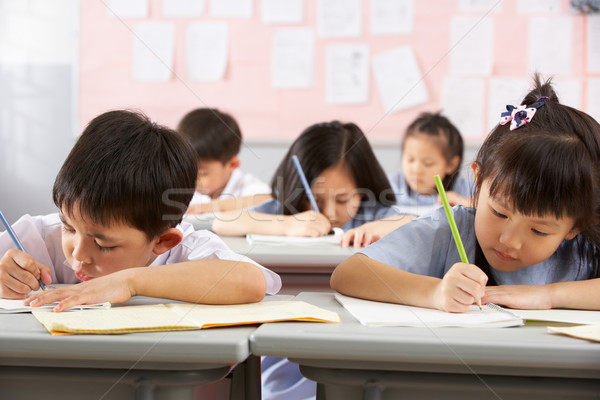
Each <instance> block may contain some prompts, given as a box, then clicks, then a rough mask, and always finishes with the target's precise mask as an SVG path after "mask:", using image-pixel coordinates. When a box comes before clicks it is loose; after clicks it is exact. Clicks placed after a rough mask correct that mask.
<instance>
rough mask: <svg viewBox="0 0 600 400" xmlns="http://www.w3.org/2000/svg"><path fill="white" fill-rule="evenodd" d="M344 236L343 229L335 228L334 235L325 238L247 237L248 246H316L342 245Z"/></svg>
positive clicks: (251, 234)
mask: <svg viewBox="0 0 600 400" xmlns="http://www.w3.org/2000/svg"><path fill="white" fill-rule="evenodd" d="M342 236H344V231H343V230H342V229H341V228H333V233H330V234H329V235H325V236H318V237H306V236H282V235H257V234H254V233H249V234H247V235H246V240H247V241H248V244H250V245H252V244H270V245H315V244H332V243H333V244H340V242H341V240H342Z"/></svg>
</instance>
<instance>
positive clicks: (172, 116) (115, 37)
mask: <svg viewBox="0 0 600 400" xmlns="http://www.w3.org/2000/svg"><path fill="white" fill-rule="evenodd" d="M217 1H218V0H217ZM205 3H206V7H205V8H208V7H210V1H209V0H205ZM501 3H502V11H501V12H499V13H494V14H491V15H490V18H492V19H493V20H494V27H495V31H494V60H493V71H492V74H491V75H490V76H486V77H484V79H485V81H486V83H487V82H488V81H489V79H491V78H493V77H499V76H508V77H521V78H527V77H528V76H529V73H528V70H527V51H528V49H527V35H528V23H527V22H528V21H527V20H528V18H529V17H527V16H524V15H519V14H517V13H516V12H515V9H516V7H517V3H516V0H504V1H502V2H501ZM254 4H255V12H254V17H253V18H251V19H231V20H228V21H227V22H228V25H229V34H230V36H229V64H228V67H227V72H226V76H225V79H224V81H221V82H214V83H200V82H194V81H191V80H189V79H188V77H187V74H186V67H185V54H184V52H185V29H186V26H187V24H189V23H190V22H192V21H198V20H199V21H207V20H211V19H212V17H210V15H209V13H208V12H207V10H206V9H205V13H204V16H202V17H200V18H177V19H175V18H166V17H163V16H162V15H161V12H162V7H161V0H151V1H150V16H149V18H148V20H150V21H161V22H164V21H169V22H173V23H175V26H176V34H175V37H176V40H177V43H176V47H175V62H174V73H175V75H176V76H177V77H175V76H173V77H172V79H171V80H170V81H169V82H165V83H161V82H136V81H135V80H134V79H133V71H132V64H133V59H132V49H133V40H134V38H133V34H132V30H133V26H134V25H135V23H136V22H139V21H140V19H135V18H130V19H123V21H120V20H119V19H116V18H111V17H109V16H108V15H107V12H106V10H105V5H104V4H103V2H102V1H99V0H96V1H83V2H81V3H80V7H81V25H80V32H81V34H80V37H81V42H80V87H79V90H80V92H79V96H80V103H79V106H80V108H79V111H80V114H79V115H80V123H81V126H82V127H83V126H85V124H86V123H87V122H88V121H89V120H90V119H91V118H93V117H94V116H95V115H97V114H99V113H101V112H103V111H105V110H108V109H115V108H122V107H127V108H137V109H140V110H142V111H144V112H145V113H146V114H148V115H149V116H150V117H151V118H152V119H154V120H156V121H158V122H160V123H163V124H166V125H169V126H172V127H174V126H176V124H177V122H178V121H179V119H180V118H181V117H182V116H183V115H184V114H185V113H186V112H187V111H189V110H190V109H192V108H195V107H201V106H210V107H218V108H220V109H222V110H224V111H228V112H230V113H231V114H232V115H234V116H235V117H236V118H237V119H238V122H239V123H240V126H241V127H242V131H243V134H244V135H245V137H246V138H247V139H267V140H280V139H283V140H286V141H287V140H290V139H293V138H295V137H296V136H297V135H298V134H299V133H300V132H301V131H302V130H303V129H304V128H305V127H306V126H308V125H310V124H312V123H315V122H322V121H328V120H332V119H340V120H342V121H352V122H355V123H357V124H358V125H359V126H360V127H362V128H363V130H364V131H365V132H366V133H367V134H368V137H369V138H370V139H373V140H384V141H387V140H397V139H398V138H399V137H400V135H401V132H402V131H403V129H404V127H405V126H406V125H407V124H408V123H410V121H411V120H412V119H414V118H415V116H416V115H417V114H418V113H419V112H421V111H425V110H427V111H430V110H440V109H441V104H440V99H441V87H442V82H443V78H444V77H446V76H448V75H449V74H450V72H449V56H448V55H447V53H448V50H449V47H450V43H449V42H450V19H449V17H450V16H453V15H469V14H466V13H461V12H459V11H458V1H449V0H429V1H424V0H414V12H415V18H414V25H413V32H412V34H410V35H397V36H375V35H372V34H371V33H370V31H371V29H370V26H369V23H370V22H369V21H370V18H369V2H368V1H367V0H362V5H363V11H364V15H363V25H362V31H363V35H362V36H361V37H360V38H343V39H337V38H321V37H319V36H318V34H317V29H316V24H317V1H316V0H306V1H305V22H304V23H303V24H301V25H293V26H294V27H299V26H300V27H306V26H310V27H314V31H315V74H314V87H313V88H311V89H296V90H291V89H286V90H277V89H273V88H271V83H270V46H271V35H272V33H273V31H274V30H275V29H279V28H282V27H283V26H282V25H265V24H263V23H262V22H261V18H260V6H261V1H260V0H255V1H254ZM475 15H478V14H475ZM560 15H571V14H570V12H569V10H568V0H563V1H562V4H561V12H560ZM572 20H573V30H574V32H573V69H572V71H573V72H572V74H571V75H569V76H568V78H577V79H581V82H582V83H583V84H584V83H585V80H586V78H587V77H588V76H591V75H589V74H586V72H585V68H584V65H583V60H584V54H583V52H584V50H585V44H584V41H583V40H584V20H585V17H582V16H579V15H573V16H572ZM344 42H349V43H366V44H368V45H369V48H370V56H371V57H373V56H374V55H376V54H378V53H381V52H383V51H386V50H389V49H392V48H394V47H397V46H401V45H410V46H411V47H412V49H413V50H414V52H415V54H416V57H417V61H418V63H419V67H420V69H421V72H422V73H425V72H428V73H427V75H426V78H425V84H426V86H427V90H428V92H429V101H428V102H427V103H426V104H422V105H419V106H416V107H413V108H410V109H407V110H403V111H401V112H398V113H395V114H390V115H387V116H385V112H384V110H383V107H382V104H381V101H380V98H379V94H378V89H377V85H376V83H375V80H374V77H373V73H372V71H371V74H370V80H371V82H370V94H369V99H368V103H367V104H364V105H360V106H331V105H327V104H326V103H325V81H324V80H325V66H324V64H325V46H326V45H328V44H332V43H344ZM474 51H476V49H474ZM559 56H560V50H557V57H559ZM584 87H585V85H584ZM486 91H487V89H486ZM581 96H582V102H583V101H584V100H583V99H584V96H583V94H582V95H581ZM473 101H474V102H481V101H484V99H473ZM203 103H204V104H203ZM583 104H584V105H585V103H583ZM500 111H502V110H499V111H498V113H500ZM486 126H487V124H486ZM485 134H487V132H482V133H481V138H483V137H484V136H485Z"/></svg>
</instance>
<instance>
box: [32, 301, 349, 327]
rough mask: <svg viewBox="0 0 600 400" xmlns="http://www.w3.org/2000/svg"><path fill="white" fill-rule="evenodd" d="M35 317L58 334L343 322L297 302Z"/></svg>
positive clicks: (126, 309)
mask: <svg viewBox="0 0 600 400" xmlns="http://www.w3.org/2000/svg"><path fill="white" fill-rule="evenodd" d="M33 315H34V316H35V318H37V320H38V321H40V322H41V323H42V324H43V325H44V326H45V327H46V329H48V331H50V333H52V334H55V335H65V334H67V335H68V334H116V333H131V332H153V331H179V330H192V329H202V328H212V327H220V326H230V325H246V324H258V323H265V322H278V321H312V322H340V321H341V320H340V317H339V316H338V315H337V313H335V312H333V311H329V310H325V309H322V308H319V307H316V306H314V305H312V304H308V303H306V302H303V301H294V300H289V301H263V302H260V303H252V304H236V305H204V304H190V303H169V304H153V305H142V306H123V307H113V308H110V309H103V310H86V311H73V312H63V313H55V312H52V311H48V310H40V311H34V312H33Z"/></svg>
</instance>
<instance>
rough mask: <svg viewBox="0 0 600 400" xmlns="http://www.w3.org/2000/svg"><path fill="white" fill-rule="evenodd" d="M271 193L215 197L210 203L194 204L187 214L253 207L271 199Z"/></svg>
mask: <svg viewBox="0 0 600 400" xmlns="http://www.w3.org/2000/svg"><path fill="white" fill-rule="evenodd" d="M271 198H272V197H271V195H270V194H257V195H253V196H241V197H230V198H225V199H215V200H212V201H211V202H209V203H199V204H192V205H190V206H189V208H188V210H187V214H204V213H216V212H220V211H231V210H239V209H243V208H249V207H253V206H256V205H259V204H262V203H264V202H265V201H267V200H269V199H271Z"/></svg>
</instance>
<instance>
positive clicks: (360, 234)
mask: <svg viewBox="0 0 600 400" xmlns="http://www.w3.org/2000/svg"><path fill="white" fill-rule="evenodd" d="M365 225H368V224H364V225H361V226H359V227H358V228H352V229H350V230H348V231H346V232H344V236H342V239H341V241H340V244H341V245H342V247H349V246H350V244H351V243H352V244H353V245H354V248H358V247H366V246H368V245H370V244H371V243H373V242H376V241H377V240H379V239H381V237H380V236H379V235H377V234H376V233H374V232H372V231H370V230H369V229H368V227H366V228H365Z"/></svg>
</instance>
